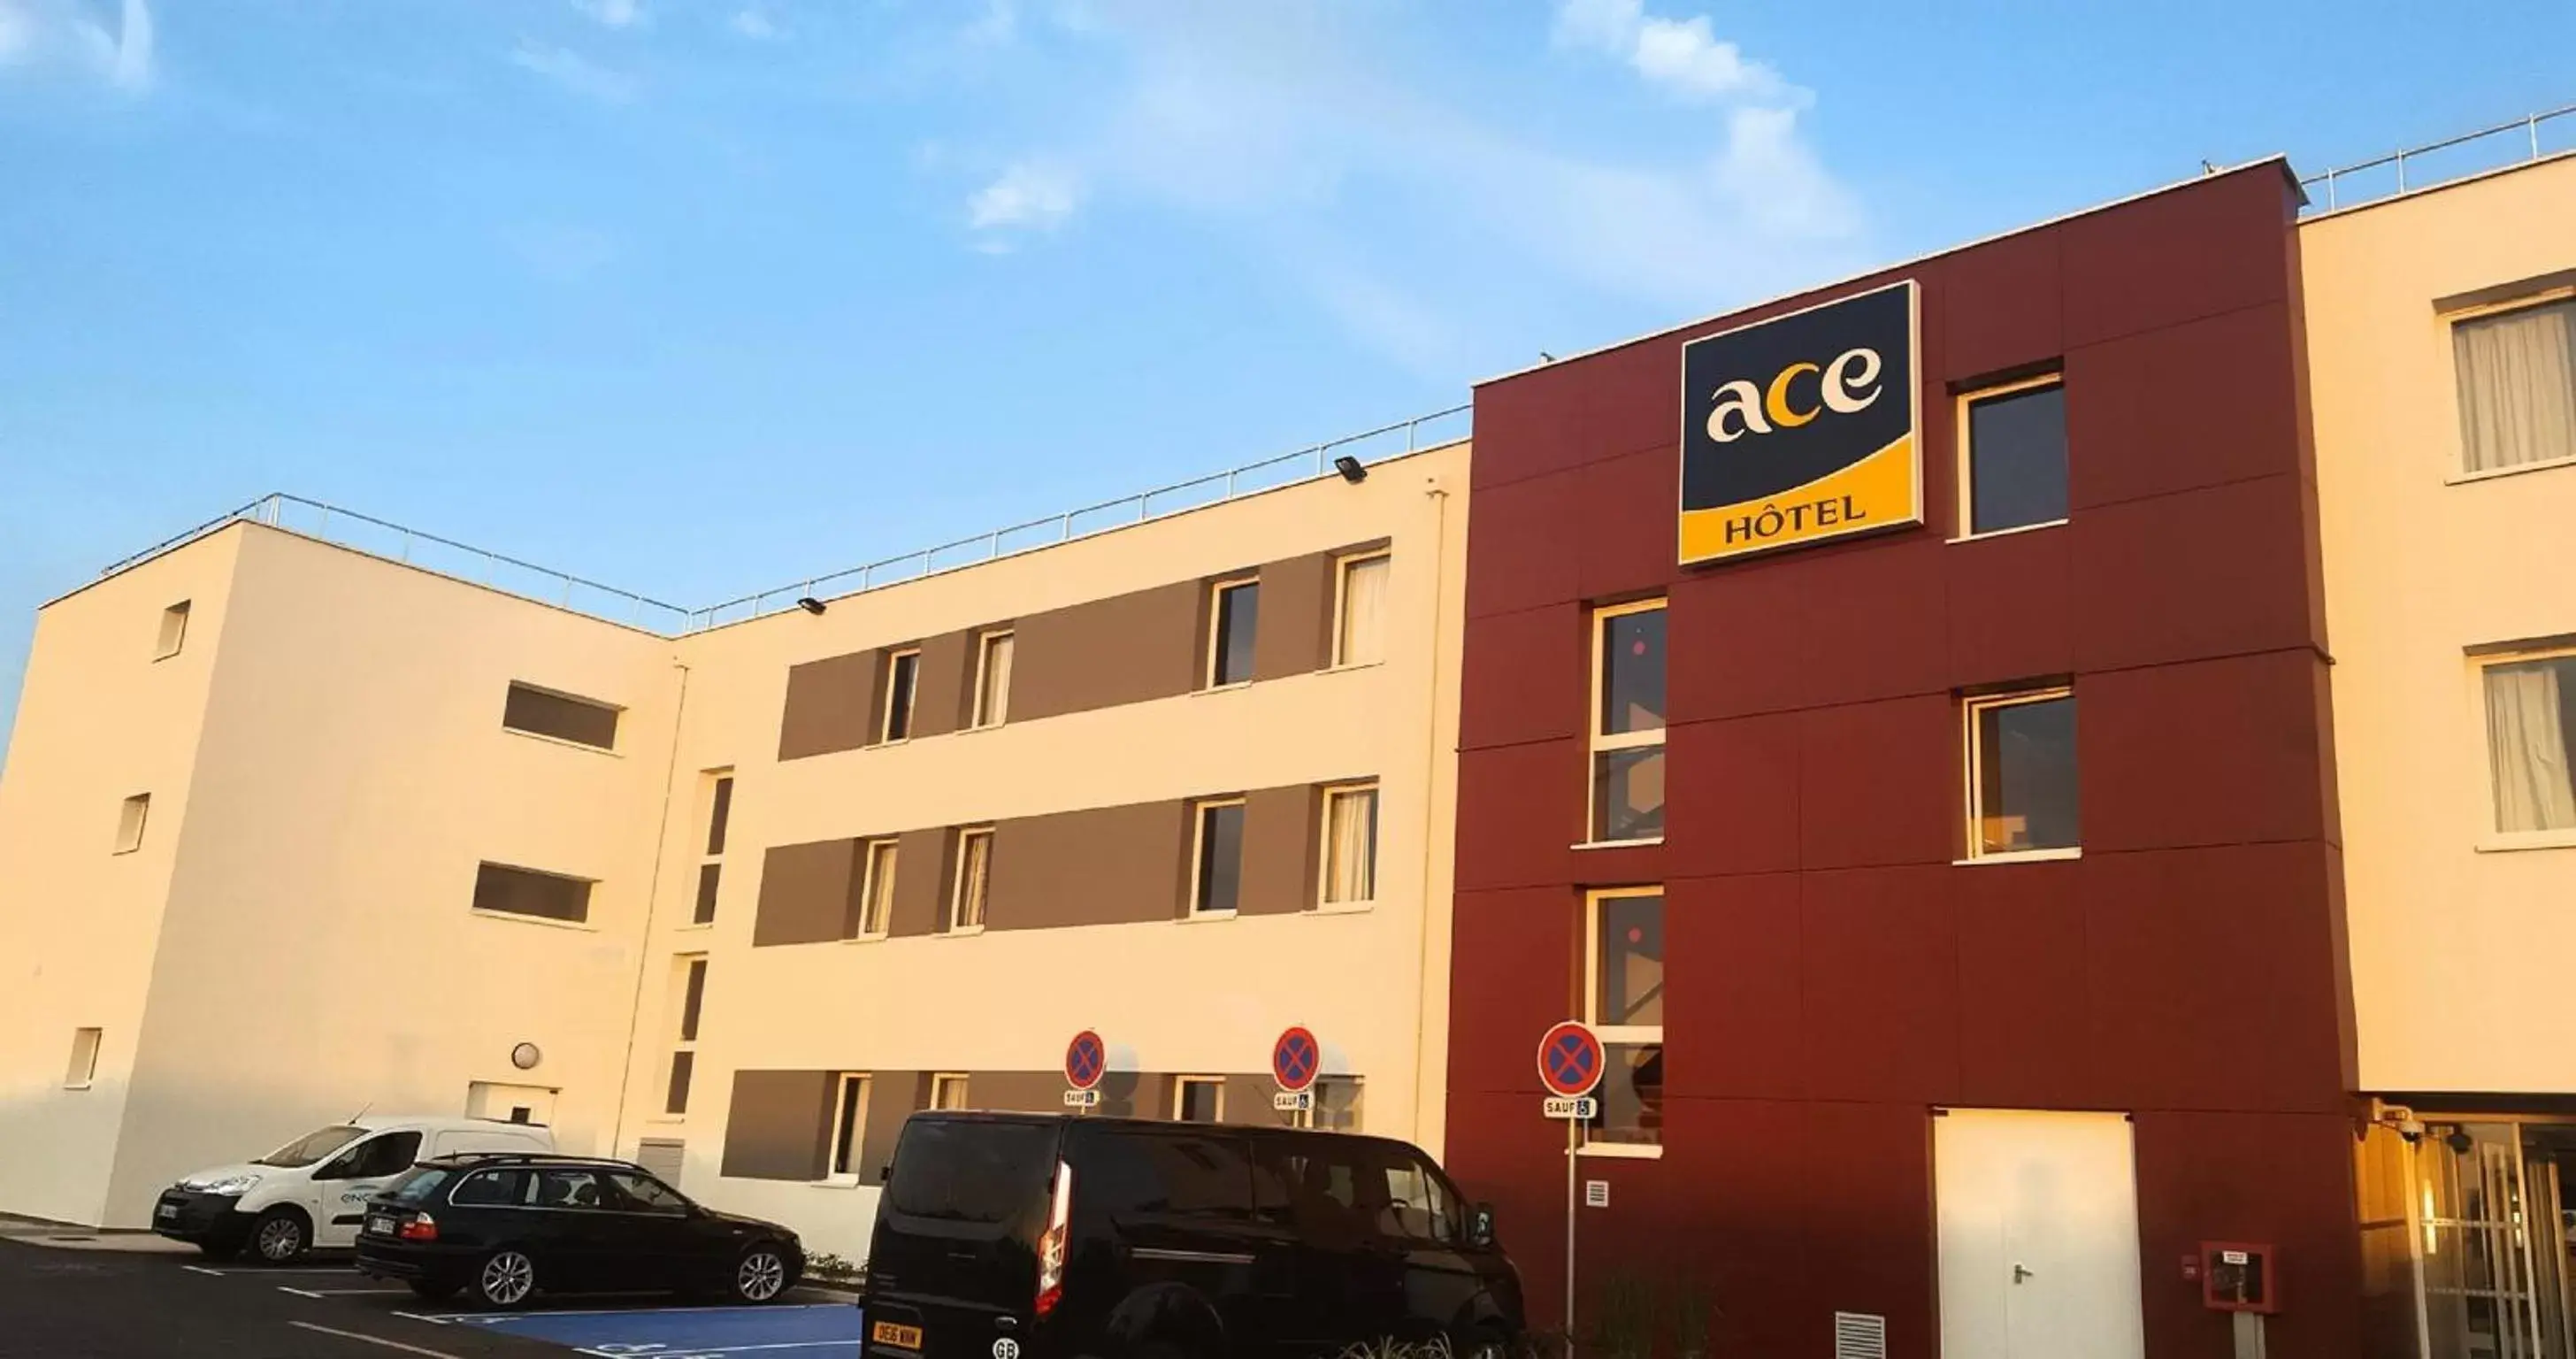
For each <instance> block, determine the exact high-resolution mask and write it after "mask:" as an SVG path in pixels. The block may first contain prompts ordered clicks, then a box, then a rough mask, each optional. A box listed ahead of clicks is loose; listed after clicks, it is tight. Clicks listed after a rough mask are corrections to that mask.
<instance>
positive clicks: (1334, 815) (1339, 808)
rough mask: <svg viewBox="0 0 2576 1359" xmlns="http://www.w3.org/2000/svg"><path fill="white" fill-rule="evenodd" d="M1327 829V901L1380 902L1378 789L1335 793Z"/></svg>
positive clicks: (1325, 890)
mask: <svg viewBox="0 0 2576 1359" xmlns="http://www.w3.org/2000/svg"><path fill="white" fill-rule="evenodd" d="M1327 811H1328V812H1329V813H1330V815H1329V817H1328V821H1329V823H1330V824H1328V825H1326V826H1325V827H1324V841H1325V850H1324V900H1325V902H1326V903H1327V904H1330V903H1334V902H1344V901H1375V900H1377V790H1376V789H1374V788H1369V789H1364V790H1361V791H1357V792H1348V793H1335V794H1333V795H1332V797H1331V799H1330V801H1329V803H1328V804H1327Z"/></svg>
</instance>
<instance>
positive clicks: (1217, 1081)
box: [1169, 1076, 1225, 1128]
mask: <svg viewBox="0 0 2576 1359" xmlns="http://www.w3.org/2000/svg"><path fill="white" fill-rule="evenodd" d="M1194 1085H1203V1086H1207V1087H1209V1088H1210V1089H1212V1090H1214V1091H1215V1092H1216V1110H1215V1115H1214V1116H1213V1117H1211V1118H1209V1119H1208V1120H1207V1121H1206V1122H1204V1123H1202V1122H1200V1121H1198V1120H1197V1119H1190V1118H1183V1117H1181V1113H1182V1111H1183V1110H1185V1109H1187V1108H1189V1104H1190V1093H1189V1092H1190V1087H1191V1086H1194ZM1169 1117H1170V1119H1171V1121H1172V1122H1174V1123H1181V1124H1187V1125H1188V1126H1190V1127H1194V1128H1215V1127H1222V1126H1224V1124H1225V1077H1223V1076H1174V1077H1173V1078H1172V1107H1171V1111H1170V1114H1169Z"/></svg>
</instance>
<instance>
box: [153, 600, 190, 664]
mask: <svg viewBox="0 0 2576 1359" xmlns="http://www.w3.org/2000/svg"><path fill="white" fill-rule="evenodd" d="M187 644H188V601H187V600H184V599H183V600H180V601H179V602H178V603H176V604H173V605H171V606H170V607H169V608H166V609H163V610H162V611H161V637H160V640H159V641H158V642H156V643H155V644H154V645H153V648H152V659H154V660H156V661H166V660H168V659H170V658H171V657H173V656H176V655H178V654H179V648H181V647H183V646H186V645H187Z"/></svg>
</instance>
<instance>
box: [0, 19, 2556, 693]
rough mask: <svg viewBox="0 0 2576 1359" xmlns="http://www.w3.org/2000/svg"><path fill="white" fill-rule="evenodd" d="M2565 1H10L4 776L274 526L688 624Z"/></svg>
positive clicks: (2498, 78) (1622, 326)
mask: <svg viewBox="0 0 2576 1359" xmlns="http://www.w3.org/2000/svg"><path fill="white" fill-rule="evenodd" d="M2571 51H2576V6H2571V5H2570V4H2568V3H2567V0H2516V2H2506V0H2498V2H2497V3H2485V4H2457V5H2447V6H2435V5H2423V4H2402V5H2401V4H2379V3H2366V2H2364V0H2333V2H2332V3H2328V0H2283V2H2281V3H2270V4H2247V3H2244V0H2160V2H2159V3H2157V4H2153V5H2117V6H2114V5H2062V6H2054V7H2051V6H2041V5H2036V4H2000V3H1988V2H1985V0H1953V2H1952V3H1948V4H1943V5H1937V6H1933V5H1922V4H1915V3H1886V4H1880V3H1871V2H1870V0H1855V3H1851V4H1845V5H1835V6H1819V5H1784V4H1766V5H1751V4H1746V3H1742V2H1741V0H1728V2H1726V3H1710V0H1644V3H1639V0H1562V2H1561V3H1542V2H1541V0H1527V2H1526V3H1520V2H1517V0H1515V2H1511V3H1506V2H1505V0H1340V2H1338V3H1336V2H1331V0H1313V2H1312V3H1290V2H1289V0H1265V2H1264V3H1258V4H1255V3H1250V2H1249V0H1246V2H1245V3H1233V4H1217V3H1183V2H1182V0H1171V2H1170V3H1165V4H1142V3H1119V2H1118V0H1007V2H1006V0H944V2H943V3H930V2H928V0H914V2H912V3H901V2H899V0H0V732H5V730H6V720H7V714H8V712H9V710H10V708H11V707H12V706H13V705H14V703H15V697H16V692H17V689H18V683H19V676H20V671H21V667H22V663H23V658H24V655H25V650H26V646H27V639H28V636H29V633H30V630H31V628H32V624H33V615H34V609H35V607H36V605H37V604H38V603H40V602H41V601H42V600H44V599H45V598H47V597H49V596H51V595H53V594H56V593H59V592H60V591H62V590H64V589H67V588H70V587H72V586H74V585H76V584H78V583H80V582H81V581H83V580H85V579H88V578H89V577H90V576H91V575H93V574H94V573H95V572H96V570H97V569H98V568H99V567H100V566H102V565H104V564H105V563H107V562H109V561H111V560H113V559H115V558H117V557H120V556H123V555H124V554H126V553H128V552H130V551H133V550H135V549H138V548H140V547H142V546H144V545H146V544H148V543H150V542H152V541H155V540H157V539H159V538H161V537H163V536H164V535H166V534H169V533H171V532H174V531H176V530H178V529H180V528H183V527H185V526H187V525H189V524H191V523H194V522H196V521H198V520H200V519H203V518H206V517H207V516H209V515H212V514H214V513H217V512H219V511H221V510H224V509H226V508H229V507H230V506H232V505H235V504H238V503H240V502H243V501H245V500H248V499H250V498H251V497H253V496H254V495H257V494H260V493H262V492H266V491H269V490H273V489H282V490H288V491H293V492H298V493H301V494H304V495H308V496H313V497H317V498H321V499H325V500H329V501H333V502H336V503H340V504H343V505H347V506H349V507H352V508H356V509H361V510H366V511H370V512H373V513H375V514H378V515H382V516H385V517H388V518H393V519H398V520H401V521H404V522H407V523H412V524H416V525H419V526H421V527H424V528H429V529H432V530H436V531H439V532H443V533H445V534H448V535H449V536H452V537H458V538H462V539H464V540H466V541H468V542H473V543H477V544H480V545H484V546H488V547H491V548H494V549H496V550H501V551H506V552H511V553H514V554H516V555H519V556H522V557H526V558H530V559H534V560H537V561H541V562H545V563H548V564H551V565H556V566H560V567H563V568H565V569H568V570H573V571H577V572H581V573H583V574H586V575H589V576H592V577H594V578H597V579H601V580H605V581H608V582H611V583H615V584H619V585H624V586H627V587H630V588H633V589H636V590H640V591H643V592H645V593H648V594H652V595H655V596H658V597H661V598H665V599H671V600H676V601H679V602H682V603H690V604H695V603H703V602H710V601H712V600H714V599H717V598H721V597H726V596H730V595H733V594H736V593H739V592H741V591H744V590H748V589H752V588H756V587H760V586H766V585H770V584H775V583H778V582H781V581H790V580H794V579H797V578H800V577H802V576H806V575H810V574H814V573H817V572H821V571H826V570H830V569H833V568H835V567H838V566H842V565H847V564H850V563H854V562H858V561H863V560H867V559H870V558H874V557H879V556H886V555H891V554H893V553H895V552H897V551H901V550H904V549H907V548H911V547H917V546H921V545H925V544H929V543H933V542H939V541H944V540H946V539H948V538H951V537H956V536H960V535H962V534H965V533H969V532H974V531H978V530H981V529H984V528H988V527H992V526H994V525H997V524H1003V523H1010V522H1016V521H1019V520H1022V519H1027V518H1032V517H1035V516H1038V515H1042V514H1047V513H1051V512H1054V511H1056V510H1060V509H1065V508H1069V507H1072V506H1075V505H1078V504H1083V503H1088V502H1090V501H1093V500H1097V499H1103V498H1106V497H1108V496H1111V495H1115V494H1119V493H1122V492H1125V491H1129V490H1133V489H1139V488H1142V487H1144V486H1148V485H1152V484H1156V483H1159V482H1163V481H1168V480H1175V479H1179V478H1182V477H1185V476H1189V475H1193V474H1195V473H1198V472H1201V471H1205V470H1210V469H1214V468H1218V467H1222V466H1225V465H1228V464H1231V463H1235V462H1240V461H1246V460H1249V459H1251V458H1254V457H1258V456H1262V455H1266V454H1268V453H1271V452H1274V451H1280V450H1284V449H1287V448H1291V447H1295V446H1298V445H1300V444H1304V443H1310V442H1313V441H1315V440H1318V439H1322V438H1327V437H1331V436H1333V435H1336V434H1340V433H1344V432H1347V431H1351V430H1356V429H1360V428H1364V427H1367V426H1370V425H1375V424H1379V423H1382V422H1385V421H1387V420H1390V419H1401V418H1403V417H1406V416H1409V415H1412V414H1416V413H1419V412H1423V411H1428V410H1432V409H1436V408H1439V407H1442V406H1447V405H1451V404H1455V403H1457V402H1460V401H1462V400H1464V399H1465V396H1466V384H1467V383H1468V382H1469V381H1470V380H1472V379H1474V378H1477V377H1480V376H1485V375H1489V374H1492V373H1494V372H1498V371H1502V370H1506V369H1510V368H1515V367H1518V366H1520V365H1522V364H1524V363H1526V362H1529V361H1530V360H1532V359H1533V358H1534V357H1535V356H1536V355H1537V353H1538V351H1540V350H1541V349H1546V350H1552V351H1554V352H1557V353H1565V352H1569V351H1572V350H1577V349H1582V348H1586V347H1588V346H1591V345H1595V344H1599V343H1603V342H1606V341H1610V340H1614V339H1618V338H1620V337H1623V336H1626V335H1630V334H1634V333H1638V332H1642V331H1646V330H1651V329H1657V328H1661V327H1663V326H1666V325H1670V324H1673V323H1676V322H1678V321H1682V320H1686V319H1690V318H1692V317H1696V316H1700V315H1704V314H1707V313H1710V312H1714V311H1717V310H1721V309H1723V308H1725V307H1727V306H1729V305H1731V304H1734V303H1738V302H1742V301H1745V300H1749V299H1752V298H1756V297H1760V296H1765V295H1769V294H1772V293H1777V292H1782V291H1787V290H1789V289H1792V288H1795V287H1797V286H1799V285H1802V284H1805V283H1811V282H1815V281H1818V280H1821V279H1825V278H1829V277H1832V276H1835V275H1838V274H1841V273H1846V272H1850V271H1853V270H1855V269H1858V268H1861V267H1864V266H1866V265H1868V264H1870V263H1871V262H1874V261H1882V260H1887V259H1893V258H1897V257H1901V256H1904V255H1909V254H1915V253H1919V252H1922V251H1925V250H1929V249H1934V248H1938V247H1939V246H1941V245H1944V244H1947V243H1951V242H1955V241H1959V240H1963V239H1967V238H1970V237H1974V236H1978V235H1982V234H1986V233H1989V232H1993V231H1998V230H2003V229H2008V228H2010V227H2012V226H2015V225H2017V224H2021V223H2025V222H2028V221H2031V220H2035V219H2038V218H2041V217H2045V216H2050V215H2054V214H2056V213H2060V212H2063V211H2067V210H2069V209H2073V208H2077V207H2081V206H2083V205H2086V204H2088V203H2093V202H2097V201H2100V200H2103V199H2107V198H2113V197H2118V196H2121V195H2124V194H2128V193H2131V192H2135V191H2137V190H2140V189H2143V188H2147V187H2151V186H2154V185H2157V184H2161V183H2165V182H2169V181H2171V180H2175V179H2178V178H2182V177H2185V176H2187V175H2189V174H2191V173H2192V172H2194V171H2195V170H2196V169H2197V167H2198V166H2199V164H2200V162H2201V161H2202V160H2204V159H2207V160H2212V161H2217V162H2220V163H2231V162H2236V161H2241V160H2245V159H2250V158H2253V157H2256V156H2260V155H2263V154H2266V153H2269V152H2273V151H2286V152H2288V153H2290V155H2291V156H2292V157H2293V159H2294V161H2295V162H2296V163H2297V164H2298V165H2299V166H2300V167H2301V168H2302V169H2303V170H2315V169H2322V168H2324V167H2325V166H2327V165H2328V164H2340V163H2344V162H2348V161H2352V160H2356V159H2361V158H2365V157H2368V156H2372V155H2376V154H2379V153H2380V152H2382V151H2385V150H2389V149H2393V148H2394V147H2396V146H2398V145H2401V144H2408V143H2414V142H2420V141H2424V140H2430V139H2433V138H2436V137H2440V136H2444V135H2448V134H2450V133H2452V132H2455V131H2459V130H2463V129H2466V128H2469V127H2472V126H2476V125H2481V124H2484V123H2487V122H2492V121H2498V120H2501V119H2504V118H2510V117H2518V116H2520V115H2522V114H2523V113H2525V112H2527V111H2530V110H2533V109H2537V108H2542V107H2547V106H2554V105H2557V104H2561V103H2566V102H2570V101H2576V61H2571V60H2570V58H2569V57H2568V56H2567V54H2568V53H2569V52H2571Z"/></svg>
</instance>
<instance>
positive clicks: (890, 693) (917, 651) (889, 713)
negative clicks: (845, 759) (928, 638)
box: [877, 646, 921, 746]
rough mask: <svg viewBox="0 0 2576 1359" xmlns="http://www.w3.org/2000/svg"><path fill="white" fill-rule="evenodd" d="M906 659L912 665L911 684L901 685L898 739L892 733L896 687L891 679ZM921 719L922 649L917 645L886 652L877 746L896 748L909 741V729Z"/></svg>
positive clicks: (910, 733) (910, 736) (900, 670)
mask: <svg viewBox="0 0 2576 1359" xmlns="http://www.w3.org/2000/svg"><path fill="white" fill-rule="evenodd" d="M907 660H909V661H911V662H912V679H911V682H910V683H907V684H905V685H903V686H902V696H903V735H901V736H897V735H895V734H894V715H895V695H896V685H895V682H894V680H895V676H896V675H897V674H900V673H902V671H903V663H904V662H905V661H907ZM920 716H921V648H920V647H917V646H905V647H896V648H894V649H893V650H891V651H888V652H887V653H886V660H885V704H884V707H883V710H882V711H880V712H879V713H878V714H877V744H878V745H881V746H899V745H902V744H903V743H904V742H906V741H909V740H911V739H912V729H913V727H914V726H915V725H916V723H917V722H918V721H919V719H920Z"/></svg>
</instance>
